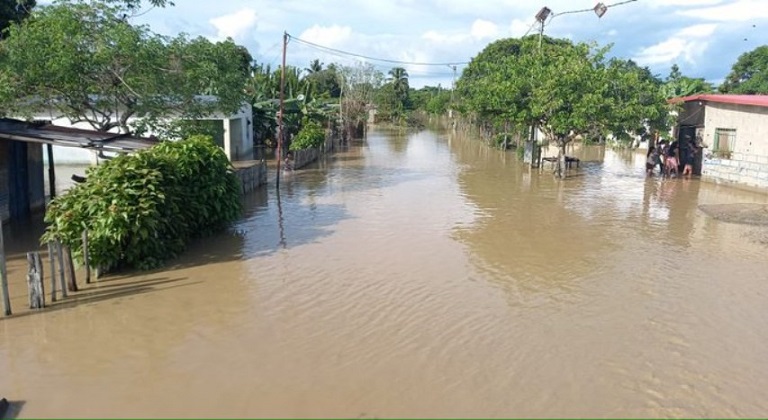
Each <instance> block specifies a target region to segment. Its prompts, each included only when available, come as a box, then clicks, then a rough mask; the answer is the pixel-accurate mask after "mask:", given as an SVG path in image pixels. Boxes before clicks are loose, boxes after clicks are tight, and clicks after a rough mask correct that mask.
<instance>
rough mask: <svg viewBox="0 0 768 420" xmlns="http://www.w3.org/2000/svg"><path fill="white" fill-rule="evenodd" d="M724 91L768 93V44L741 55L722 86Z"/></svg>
mask: <svg viewBox="0 0 768 420" xmlns="http://www.w3.org/2000/svg"><path fill="white" fill-rule="evenodd" d="M720 91H721V92H723V93H738V94H768V45H763V46H760V47H757V48H755V49H754V50H752V51H750V52H747V53H744V54H742V55H741V56H739V58H738V60H736V63H734V64H733V68H732V69H731V73H730V74H728V77H726V78H725V82H724V83H723V85H722V86H720Z"/></svg>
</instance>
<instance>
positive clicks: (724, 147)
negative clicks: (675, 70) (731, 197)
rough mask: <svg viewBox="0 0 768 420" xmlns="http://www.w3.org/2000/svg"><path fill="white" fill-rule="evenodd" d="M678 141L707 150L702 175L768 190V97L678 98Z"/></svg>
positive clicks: (721, 96) (706, 96)
mask: <svg viewBox="0 0 768 420" xmlns="http://www.w3.org/2000/svg"><path fill="white" fill-rule="evenodd" d="M673 102H682V104H683V110H682V111H681V112H680V114H679V115H678V119H677V121H678V124H677V127H676V129H677V134H678V136H677V137H678V138H682V137H683V136H684V135H686V134H687V135H691V137H694V136H696V137H697V138H699V139H700V140H701V142H702V144H703V146H704V150H703V158H704V159H703V162H702V169H701V174H702V176H703V177H704V178H707V179H710V180H712V181H715V182H721V183H732V184H737V185H742V186H747V187H753V188H754V187H756V188H761V189H762V188H768V95H715V94H702V95H693V96H688V97H684V98H678V99H676V100H673Z"/></svg>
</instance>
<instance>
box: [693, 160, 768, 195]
mask: <svg viewBox="0 0 768 420" xmlns="http://www.w3.org/2000/svg"><path fill="white" fill-rule="evenodd" d="M701 174H702V176H703V177H704V178H705V179H708V180H710V181H714V182H717V183H722V184H734V185H736V186H739V185H742V186H746V187H753V188H767V189H768V156H756V155H751V154H749V155H748V154H744V153H733V154H732V155H731V159H719V158H710V159H704V164H703V166H702V172H701Z"/></svg>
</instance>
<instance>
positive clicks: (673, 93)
mask: <svg viewBox="0 0 768 420" xmlns="http://www.w3.org/2000/svg"><path fill="white" fill-rule="evenodd" d="M662 90H663V92H664V97H665V98H667V99H670V98H679V97H682V96H690V95H695V94H697V93H709V92H712V91H713V90H714V86H712V84H711V83H709V82H707V81H706V80H704V79H702V78H691V77H687V76H683V75H682V73H680V67H678V66H677V64H673V65H672V69H671V70H670V72H669V76H667V79H666V80H665V81H664V85H663V86H662Z"/></svg>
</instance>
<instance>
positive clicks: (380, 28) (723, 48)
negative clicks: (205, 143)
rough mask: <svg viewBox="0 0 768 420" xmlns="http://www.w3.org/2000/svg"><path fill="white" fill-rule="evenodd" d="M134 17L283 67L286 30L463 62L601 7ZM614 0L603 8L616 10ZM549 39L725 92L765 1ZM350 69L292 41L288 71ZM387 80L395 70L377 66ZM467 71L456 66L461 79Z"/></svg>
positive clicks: (686, 7)
mask: <svg viewBox="0 0 768 420" xmlns="http://www.w3.org/2000/svg"><path fill="white" fill-rule="evenodd" d="M175 2H176V5H175V6H173V7H169V8H166V9H152V10H147V13H144V14H142V15H141V16H138V17H135V18H133V22H134V23H141V24H148V25H150V27H151V28H152V29H153V30H154V31H155V32H159V33H162V34H166V35H176V34H178V33H179V32H186V33H188V34H191V35H202V36H206V37H208V38H210V39H212V40H216V39H223V38H225V37H232V38H233V39H234V40H235V41H236V42H237V43H239V44H241V45H245V46H246V47H247V48H248V49H249V50H250V52H251V54H252V55H253V56H254V58H255V59H256V60H257V61H258V62H262V63H268V64H272V65H273V67H276V66H277V65H278V64H279V62H280V54H281V50H280V46H281V37H282V34H283V31H287V32H288V33H289V34H290V35H291V36H293V37H297V38H299V39H304V40H307V41H311V42H314V43H316V44H320V45H324V46H328V47H332V48H336V49H340V50H344V51H351V52H355V53H359V54H364V55H367V56H373V57H380V58H386V59H392V60H402V61H409V62H428V63H433V62H440V63H443V62H466V61H469V60H470V59H471V58H472V57H473V56H475V55H476V54H477V53H478V52H480V50H482V49H483V48H484V47H485V46H486V45H488V44H489V43H490V42H493V41H494V40H497V39H501V38H506V37H519V36H522V35H524V34H525V33H526V32H527V31H528V30H529V28H531V25H532V24H533V23H534V15H535V14H536V12H537V11H538V10H539V9H541V7H543V6H547V7H549V8H550V9H551V10H552V11H553V12H554V13H556V14H557V13H562V12H566V11H573V10H579V9H586V8H592V7H594V5H595V4H596V1H595V0H474V1H473V0H359V1H358V0H221V1H218V2H211V1H210V0H175ZM617 2H618V0H617V1H615V2H614V1H604V3H605V4H608V5H610V4H614V3H617ZM545 33H546V34H548V35H550V36H556V37H567V38H570V39H572V40H574V41H597V42H598V43H600V44H607V43H612V44H613V49H612V54H613V55H615V56H619V57H622V58H632V59H634V60H636V61H637V62H639V63H640V64H641V65H645V66H649V67H650V68H651V70H652V71H653V72H654V73H656V74H659V75H661V76H666V75H667V74H668V73H669V68H670V67H671V65H672V64H673V63H677V64H678V65H679V66H680V68H681V70H682V72H683V74H685V75H687V76H692V77H704V78H706V79H707V80H710V81H713V82H715V83H719V82H720V81H721V80H722V79H723V78H724V77H725V76H726V75H727V73H728V72H729V71H730V68H731V66H732V65H733V63H734V62H735V61H736V59H737V58H738V56H739V55H740V54H742V53H744V52H746V51H750V50H752V49H754V48H756V47H757V46H759V45H764V44H768V0H637V1H634V2H629V3H627V4H623V5H617V6H614V7H610V8H609V9H608V11H607V13H606V14H605V15H604V16H603V17H602V18H598V17H597V16H596V15H595V14H594V13H592V12H585V13H574V14H563V15H560V16H556V17H555V18H553V19H552V21H551V22H550V23H549V25H548V26H547V27H546V30H545ZM313 58H319V59H320V60H321V61H322V62H324V63H326V64H327V63H330V62H341V63H345V64H349V63H351V61H350V59H348V58H344V57H339V56H335V55H330V54H327V53H324V52H322V51H319V50H316V49H312V48H310V47H307V46H304V45H301V44H300V43H297V42H292V43H290V44H289V46H288V63H289V64H292V65H297V66H300V67H306V66H307V64H308V63H309V61H310V60H312V59H313ZM374 64H376V65H377V67H378V68H380V69H381V70H382V71H384V72H386V71H387V70H388V69H389V68H391V67H392V64H386V63H375V62H374ZM405 67H406V68H407V69H408V71H409V73H410V75H411V85H412V86H415V87H420V86H423V85H425V84H429V85H436V84H438V83H441V84H442V85H443V86H450V84H451V80H452V70H451V69H450V68H449V67H448V66H417V65H414V66H405ZM460 71H461V66H459V72H460Z"/></svg>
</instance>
